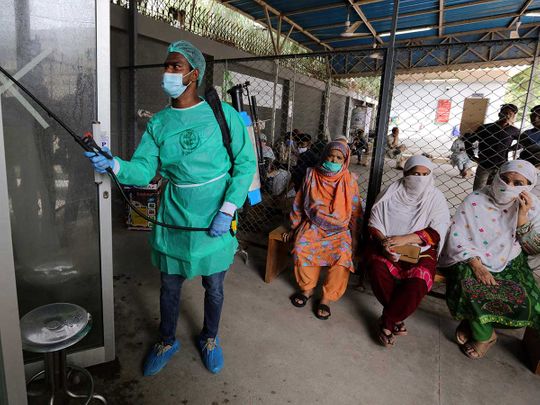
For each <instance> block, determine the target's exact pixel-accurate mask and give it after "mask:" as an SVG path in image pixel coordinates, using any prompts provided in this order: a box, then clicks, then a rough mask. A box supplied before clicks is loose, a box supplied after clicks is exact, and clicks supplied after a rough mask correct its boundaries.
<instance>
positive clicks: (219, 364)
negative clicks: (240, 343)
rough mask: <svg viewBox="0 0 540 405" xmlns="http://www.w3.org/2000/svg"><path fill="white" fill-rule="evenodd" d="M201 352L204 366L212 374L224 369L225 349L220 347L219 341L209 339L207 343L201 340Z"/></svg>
mask: <svg viewBox="0 0 540 405" xmlns="http://www.w3.org/2000/svg"><path fill="white" fill-rule="evenodd" d="M199 350H200V351H201V356H202V360H203V363H204V365H205V366H206V368H207V369H208V371H210V372H211V373H214V374H217V373H219V372H220V371H221V369H222V368H223V349H222V348H221V346H220V345H219V339H218V338H217V337H216V338H215V339H212V338H208V339H206V341H204V340H199Z"/></svg>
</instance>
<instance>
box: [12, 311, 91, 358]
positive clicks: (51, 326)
mask: <svg viewBox="0 0 540 405" xmlns="http://www.w3.org/2000/svg"><path fill="white" fill-rule="evenodd" d="M20 324H21V338H22V346H23V349H24V350H27V351H29V352H35V353H48V352H54V351H58V350H62V349H65V348H67V347H70V346H72V345H74V344H75V343H77V342H78V341H79V340H81V339H82V338H83V337H85V336H86V335H87V334H88V332H89V331H90V329H91V327H92V317H91V315H90V313H88V311H86V310H85V309H84V308H82V307H80V306H78V305H75V304H69V303H64V302H59V303H54V304H48V305H43V306H41V307H38V308H36V309H33V310H32V311H30V312H28V313H27V314H26V315H24V316H23V317H22V318H21V323H20Z"/></svg>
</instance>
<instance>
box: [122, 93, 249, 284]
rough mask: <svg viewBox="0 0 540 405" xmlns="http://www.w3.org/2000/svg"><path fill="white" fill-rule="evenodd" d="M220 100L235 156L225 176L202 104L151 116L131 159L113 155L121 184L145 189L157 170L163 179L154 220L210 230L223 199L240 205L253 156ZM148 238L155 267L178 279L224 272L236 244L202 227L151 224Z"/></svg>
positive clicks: (221, 151) (238, 122)
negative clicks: (152, 225) (170, 226)
mask: <svg viewBox="0 0 540 405" xmlns="http://www.w3.org/2000/svg"><path fill="white" fill-rule="evenodd" d="M222 105H223V111H224V113H225V118H226V120H227V122H228V124H229V128H230V131H231V138H232V144H231V147H232V151H233V155H234V159H235V161H234V170H233V173H232V177H231V176H230V175H229V170H230V167H231V162H230V159H229V156H228V154H227V150H226V148H225V146H224V145H223V138H222V135H221V130H220V128H219V125H218V123H217V121H216V119H215V116H214V113H213V112H212V109H211V108H210V106H209V105H208V103H207V102H206V101H202V102H201V103H199V104H197V105H195V106H193V107H190V108H184V109H175V108H172V107H168V108H165V109H164V110H161V111H160V112H158V113H156V114H155V115H154V116H153V117H152V119H151V120H150V121H149V123H148V126H147V128H146V131H145V133H144V134H143V136H142V139H141V143H140V144H139V146H138V147H137V150H136V151H135V153H134V154H133V157H132V158H131V161H125V160H122V159H119V158H115V159H116V160H117V161H118V163H119V167H120V168H119V171H118V173H117V176H118V179H119V180H120V182H121V183H123V184H129V185H135V186H146V185H147V184H148V183H149V182H150V181H151V180H152V178H153V177H154V176H155V174H156V171H157V170H158V167H159V170H160V173H161V175H162V176H163V177H164V178H166V179H168V180H169V181H168V182H167V184H166V186H165V188H164V190H163V193H162V197H161V204H160V207H159V210H158V215H157V217H158V220H159V221H163V222H166V223H168V224H175V225H182V226H190V227H202V228H205V227H210V224H211V223H212V220H213V218H214V216H215V215H216V213H217V212H218V211H219V209H220V208H221V206H222V204H223V202H225V201H226V202H229V203H232V204H234V205H236V206H237V207H241V206H242V205H243V204H244V201H245V200H246V196H247V192H248V189H249V186H250V184H251V181H252V179H253V175H254V173H255V170H256V160H255V155H254V152H253V146H252V145H251V141H250V140H249V135H248V132H247V128H246V126H245V124H244V121H243V119H242V117H241V116H240V114H239V113H238V112H237V111H236V110H235V109H234V108H232V107H231V106H230V105H228V104H226V103H222ZM220 176H221V177H220ZM202 183H206V184H202ZM186 185H188V187H185V186H186ZM178 186H184V187H178ZM150 243H151V246H152V262H153V264H154V265H155V266H157V267H158V268H159V269H160V270H161V271H163V272H166V273H168V274H179V275H182V276H184V277H186V278H192V277H195V276H209V275H211V274H214V273H219V272H221V271H224V270H227V269H228V268H229V266H230V265H231V263H232V262H233V259H234V254H235V253H236V249H237V247H238V241H237V240H236V238H235V237H233V236H232V235H231V234H230V233H229V232H228V233H226V234H225V235H223V236H219V237H211V236H209V235H208V233H207V232H201V231H195V232H194V231H181V230H177V229H169V228H165V227H162V226H158V225H156V226H154V229H153V231H152V234H151V237H150Z"/></svg>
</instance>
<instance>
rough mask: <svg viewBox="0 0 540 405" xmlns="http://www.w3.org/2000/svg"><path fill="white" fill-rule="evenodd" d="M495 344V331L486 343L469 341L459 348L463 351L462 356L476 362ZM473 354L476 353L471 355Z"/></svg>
mask: <svg viewBox="0 0 540 405" xmlns="http://www.w3.org/2000/svg"><path fill="white" fill-rule="evenodd" d="M495 343H497V335H496V334H495V331H493V334H492V335H491V338H490V339H489V340H488V341H487V342H476V341H471V340H469V341H468V342H467V343H465V344H464V345H463V346H461V349H462V350H463V354H465V356H467V357H468V358H469V359H473V360H477V359H481V358H482V357H484V356H485V355H486V353H487V352H488V351H489V349H491V347H492V346H493V345H494V344H495ZM473 353H476V355H473Z"/></svg>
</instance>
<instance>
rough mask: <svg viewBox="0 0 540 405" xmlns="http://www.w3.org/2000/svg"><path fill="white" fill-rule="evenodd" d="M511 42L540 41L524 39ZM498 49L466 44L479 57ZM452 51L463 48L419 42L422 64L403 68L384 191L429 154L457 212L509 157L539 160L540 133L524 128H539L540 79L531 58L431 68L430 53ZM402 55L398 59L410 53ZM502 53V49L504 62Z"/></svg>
mask: <svg viewBox="0 0 540 405" xmlns="http://www.w3.org/2000/svg"><path fill="white" fill-rule="evenodd" d="M510 45H511V46H523V47H525V46H528V47H532V48H533V49H534V48H535V47H536V46H537V45H535V44H534V42H532V43H529V42H528V43H526V44H525V43H523V44H520V43H519V41H516V42H514V43H513V44H510ZM505 46H508V43H506V44H505ZM496 47H499V48H500V45H493V44H486V45H478V44H475V45H471V46H470V47H468V48H467V47H465V46H460V48H461V50H462V52H469V53H470V52H477V53H478V54H481V53H483V52H482V49H481V48H486V51H487V52H495V51H496ZM443 48H446V49H443ZM452 48H454V49H455V48H457V47H456V46H447V47H440V46H439V47H418V48H416V52H417V53H418V54H419V55H421V56H418V57H417V58H418V60H419V61H420V62H419V63H417V64H416V66H415V67H414V68H413V69H406V70H405V69H403V70H405V71H403V70H402V72H400V71H399V70H398V72H397V74H396V76H395V79H394V88H393V96H392V101H391V112H390V124H389V126H390V128H391V129H393V131H392V132H390V133H389V136H388V139H387V150H386V153H385V161H384V174H383V179H382V188H384V187H385V186H388V185H389V184H390V183H392V182H393V181H395V180H397V179H399V178H400V177H401V176H403V173H402V168H403V163H404V161H405V160H406V159H407V158H408V157H409V156H411V155H416V154H424V155H426V156H428V157H430V158H431V159H432V160H433V161H434V162H435V163H436V166H437V168H436V169H435V175H436V184H437V186H438V187H439V188H440V190H441V191H442V192H443V193H444V195H445V196H446V198H447V200H448V203H449V206H450V208H451V212H452V213H453V211H454V209H455V208H456V207H457V206H458V205H459V204H460V203H461V202H462V201H463V199H464V198H465V197H466V196H467V195H468V194H470V193H471V192H472V191H473V189H474V190H476V189H479V188H481V187H482V186H484V185H486V184H487V183H490V182H491V180H492V178H493V175H494V173H495V171H496V170H497V168H498V167H500V165H501V164H502V163H503V162H504V161H506V160H507V159H513V158H516V157H520V156H521V157H522V158H524V157H526V158H527V159H528V160H536V162H533V163H535V164H538V163H540V153H539V154H538V156H536V154H537V153H538V152H540V147H538V146H537V141H538V140H539V139H538V138H539V136H538V135H539V133H538V130H536V131H528V132H525V131H526V130H527V129H529V128H532V126H533V125H532V123H531V121H530V114H529V111H530V110H531V108H533V106H535V105H538V104H540V77H539V74H538V72H537V71H535V72H533V66H532V63H533V59H532V58H531V59H528V60H509V61H497V62H492V63H489V64H488V63H481V64H479V63H477V64H466V65H463V67H460V65H459V64H457V65H451V64H449V65H447V66H440V67H429V64H430V63H429V62H430V61H429V56H430V55H434V54H435V52H437V51H438V52H439V53H441V51H442V52H446V51H448V52H451V49H452ZM499 52H500V51H499ZM454 53H455V52H454ZM533 54H534V51H533ZM397 55H398V59H399V58H400V57H403V56H404V52H400V51H398V53H397ZM504 56H505V55H504V54H502V53H501V59H505V58H504ZM432 57H433V56H432ZM435 57H436V56H435ZM422 58H423V60H422ZM439 58H440V55H439ZM506 58H508V55H506ZM400 67H402V66H401V65H399V63H398V69H399V68H400ZM535 133H536V137H535V135H534V134H535ZM524 149H525V150H524Z"/></svg>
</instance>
